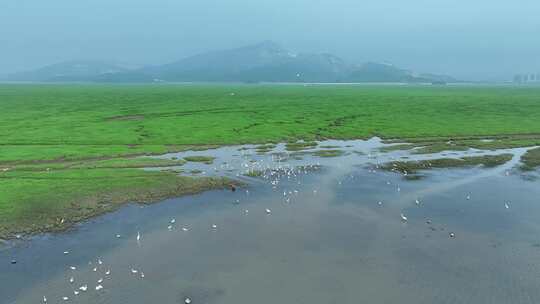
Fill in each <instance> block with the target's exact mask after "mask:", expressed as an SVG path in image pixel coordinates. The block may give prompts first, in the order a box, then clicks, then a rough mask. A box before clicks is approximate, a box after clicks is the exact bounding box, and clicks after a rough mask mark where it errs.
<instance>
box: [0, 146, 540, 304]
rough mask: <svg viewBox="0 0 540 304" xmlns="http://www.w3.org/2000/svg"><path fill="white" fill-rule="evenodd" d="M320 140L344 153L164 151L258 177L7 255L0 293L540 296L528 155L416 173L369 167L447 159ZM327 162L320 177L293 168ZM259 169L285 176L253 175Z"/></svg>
mask: <svg viewBox="0 0 540 304" xmlns="http://www.w3.org/2000/svg"><path fill="white" fill-rule="evenodd" d="M321 145H329V146H330V145H331V146H340V148H339V149H341V150H344V151H345V152H346V154H345V155H344V156H340V157H336V158H320V157H314V156H312V155H310V154H302V155H301V159H300V158H294V157H293V158H291V157H290V156H288V155H286V154H284V153H283V152H284V146H283V145H278V146H277V147H276V148H275V149H274V151H272V153H279V155H275V154H272V153H267V154H264V155H259V154H256V153H255V152H254V150H253V149H252V148H253V146H249V148H251V149H247V150H239V147H224V148H220V149H215V150H208V151H198V152H184V153H177V154H174V155H173V154H169V155H164V156H162V157H173V156H175V157H183V156H188V155H207V156H214V157H216V160H215V162H214V163H213V164H211V165H206V164H200V163H188V164H186V165H185V166H184V167H183V169H184V170H186V169H187V170H191V169H193V170H195V169H197V170H201V171H204V175H225V176H231V177H236V178H240V179H242V180H245V181H247V182H249V185H248V187H247V188H244V189H238V190H237V191H236V192H231V191H210V192H206V193H203V194H199V195H195V196H189V197H182V198H177V199H170V200H167V201H165V202H162V203H159V204H155V205H150V206H139V205H128V206H126V207H125V208H122V209H121V210H119V211H118V212H115V213H111V214H107V215H105V216H102V217H99V218H96V219H93V220H91V221H89V222H86V223H83V224H81V225H79V226H77V227H76V228H75V229H74V230H73V231H70V232H67V233H62V234H55V235H45V236H38V237H35V238H33V239H31V240H28V241H22V242H18V243H16V244H13V245H12V246H9V247H8V248H4V249H3V250H1V251H0V261H1V263H0V282H2V284H0V294H1V295H2V300H1V301H0V302H2V303H41V302H43V297H44V296H45V297H46V298H47V299H48V303H58V302H62V297H69V300H68V301H70V302H76V303H135V304H137V303H154V302H160V303H184V301H185V298H186V297H189V298H190V299H192V303H224V304H227V303H235V304H238V303H262V304H264V303H276V302H282V303H460V302H461V303H538V302H539V301H540V290H539V289H538V288H537V285H538V277H539V275H540V263H539V262H540V223H539V222H538V221H537V218H538V215H540V204H538V202H537V200H538V199H537V198H538V197H540V187H538V184H537V182H531V181H526V180H524V179H522V178H520V177H519V176H518V175H515V174H510V175H507V174H506V172H507V171H508V170H510V169H511V168H512V167H513V166H515V165H516V163H517V162H518V160H519V155H520V154H521V153H523V152H524V150H523V149H514V150H502V151H495V152H483V151H482V152H481V153H485V154H490V153H491V154H500V153H507V152H511V153H514V154H515V155H516V156H515V157H514V159H513V160H512V161H511V162H509V163H508V164H505V165H504V166H499V167H496V168H492V169H482V168H469V169H439V170H430V171H429V172H428V173H427V174H428V177H427V178H425V179H422V180H417V181H406V180H404V179H403V178H402V177H401V176H400V175H398V174H396V173H393V172H383V171H378V170H372V166H368V165H367V164H376V163H378V162H385V161H389V160H394V159H399V158H401V157H409V159H411V160H414V159H420V158H422V159H425V158H438V157H440V156H441V155H442V154H434V155H423V156H419V155H409V154H408V152H404V151H394V152H389V153H379V152H378V148H380V147H381V146H382V144H381V143H380V141H379V140H378V139H372V140H370V141H347V142H342V141H328V142H324V143H321ZM312 151H313V150H312ZM358 152H360V153H358ZM477 152H478V151H465V152H463V153H461V152H460V153H458V154H457V155H449V156H447V157H459V156H463V155H465V154H473V155H478V153H477ZM317 164H318V165H320V166H321V167H320V170H314V171H312V170H299V169H295V168H297V167H298V166H304V165H317ZM254 169H255V170H266V169H279V170H278V171H279V174H278V173H275V174H273V175H271V174H269V173H270V171H267V174H265V175H264V176H263V177H259V178H253V177H246V176H244V175H243V174H244V173H246V172H249V171H250V170H254ZM187 170H186V171H187ZM398 190H399V191H398ZM467 196H469V199H467ZM416 200H418V204H417V203H416ZM379 202H380V204H379ZM505 204H506V206H508V208H507V207H506V206H505ZM267 209H268V210H267ZM401 215H403V216H405V217H407V221H406V222H404V221H403V220H402V219H401ZM173 219H174V223H171V221H172V220H173ZM213 225H215V226H213ZM168 226H170V227H168ZM183 228H186V230H187V231H184V229H183ZM138 233H139V234H140V235H141V238H140V240H139V241H137V238H136V235H137V234H138ZM451 233H452V235H453V237H451V235H450V234H451ZM117 234H118V235H120V237H119V238H118V237H117ZM64 251H69V253H68V254H64ZM11 259H16V260H17V263H16V264H11V263H10V261H11ZM99 261H101V262H102V263H101V264H100V263H99ZM70 266H74V267H76V269H75V270H72V269H70ZM94 269H95V271H94ZM109 270H110V273H109V274H107V273H108V271H109ZM135 271H136V273H134V272H135ZM143 273H144V277H142V274H143ZM71 277H73V281H74V282H73V283H70V278H71ZM101 279H103V281H102V282H101ZM98 282H99V283H98ZM83 285H87V286H88V290H87V291H86V292H84V291H80V290H79V287H81V286H83ZM98 285H101V286H103V289H100V290H96V286H98ZM74 290H77V291H79V294H78V295H75V294H74Z"/></svg>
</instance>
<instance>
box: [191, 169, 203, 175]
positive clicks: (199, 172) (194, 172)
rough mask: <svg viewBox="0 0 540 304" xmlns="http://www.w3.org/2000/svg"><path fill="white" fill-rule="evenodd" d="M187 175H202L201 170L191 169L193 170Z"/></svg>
mask: <svg viewBox="0 0 540 304" xmlns="http://www.w3.org/2000/svg"><path fill="white" fill-rule="evenodd" d="M189 173H191V174H201V173H202V170H199V169H193V170H191V171H189Z"/></svg>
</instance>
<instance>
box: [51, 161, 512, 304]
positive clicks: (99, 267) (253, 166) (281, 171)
mask: <svg viewBox="0 0 540 304" xmlns="http://www.w3.org/2000/svg"><path fill="white" fill-rule="evenodd" d="M243 156H244V155H243ZM243 158H244V157H243ZM286 159H287V157H285V158H282V156H274V155H273V156H272V161H271V162H270V164H269V163H267V162H266V163H265V162H263V161H255V160H247V159H246V160H245V161H244V162H243V163H241V164H240V165H239V167H240V168H234V166H232V165H231V164H229V163H224V164H222V165H220V167H219V168H218V167H214V170H215V171H216V172H217V171H219V170H220V169H221V170H223V171H228V172H230V171H232V170H234V169H237V172H238V173H237V174H236V176H240V175H250V174H253V173H255V172H256V173H257V177H258V178H262V179H263V180H266V181H268V182H269V184H270V185H271V186H272V188H273V189H274V190H276V191H282V189H280V188H279V185H280V183H281V181H282V179H284V178H286V179H287V180H289V181H290V180H291V179H296V177H299V176H300V175H302V174H308V173H310V172H313V171H317V170H319V169H321V164H320V163H318V162H317V163H316V164H309V165H305V166H298V167H292V166H290V165H288V164H286V163H284V162H283V161H284V160H286ZM272 163H273V164H277V165H271V164H272ZM238 169H239V170H238ZM375 169H379V165H376V166H375V167H374V168H371V169H369V170H370V172H372V173H375V172H376V170H375ZM402 174H403V175H405V176H406V175H407V173H406V172H405V173H402ZM506 175H509V173H508V171H507V172H506ZM296 180H297V183H298V184H300V183H301V182H300V180H299V179H296ZM338 184H341V181H338ZM386 184H387V185H391V182H390V181H387V182H386ZM394 189H395V191H397V192H400V191H401V188H400V186H399V185H396V186H395V188H394ZM231 190H232V191H236V186H234V185H231ZM244 191H245V194H246V195H249V190H248V189H245V190H244ZM312 191H313V194H315V195H316V194H317V191H318V190H317V189H313V190H312ZM298 193H299V190H297V189H293V190H285V191H283V198H284V202H286V203H289V202H290V201H291V198H293V197H294V196H296V195H297V194H298ZM465 199H466V200H470V199H471V194H470V193H468V194H467V195H466V196H465ZM235 202H236V204H238V203H239V200H236V201H235ZM414 204H415V205H417V206H420V205H421V204H422V202H421V201H420V199H418V198H417V199H415V201H414ZM377 205H378V206H383V202H382V201H378V202H377ZM504 208H505V209H509V208H510V202H505V203H504ZM243 213H244V214H249V210H248V209H244V210H243ZM264 213H265V214H266V215H268V216H270V215H271V214H272V210H271V209H270V208H264ZM400 220H401V221H402V222H404V223H406V222H408V221H409V218H408V217H407V216H406V215H405V214H404V213H400ZM427 223H428V224H431V220H429V219H428V220H427ZM177 228H179V229H180V230H181V231H182V232H189V231H190V228H189V227H187V226H179V227H177V226H176V219H175V218H172V219H170V220H169V222H168V223H167V230H169V231H173V230H176V229H177ZM210 229H211V230H212V231H217V230H218V226H217V224H212V225H211V226H210ZM449 236H450V237H451V238H454V237H455V233H454V232H450V233H449ZM115 237H116V238H122V236H121V235H120V234H116V235H115ZM135 239H136V241H137V244H139V245H140V244H141V242H142V241H143V236H142V234H141V232H137V234H136V236H135ZM63 254H64V255H68V254H70V252H69V251H64V252H63ZM89 265H91V267H92V266H93V267H92V271H93V272H95V273H98V274H100V278H99V279H98V280H97V281H95V282H92V284H90V283H87V282H84V283H83V282H80V283H79V284H77V279H76V275H77V267H76V266H69V270H68V271H69V272H70V273H71V275H70V276H69V279H68V283H69V284H70V285H72V286H73V294H72V295H65V296H62V300H63V301H69V300H70V297H77V296H80V295H81V294H82V293H86V292H90V291H91V290H94V291H95V292H100V291H102V290H104V288H105V287H104V285H105V283H104V282H105V281H106V280H107V279H110V277H111V274H112V271H111V268H110V265H109V266H107V265H106V264H105V263H104V262H103V261H102V260H101V259H99V258H98V259H97V260H96V261H90V262H89ZM128 271H129V272H130V273H131V274H132V275H133V276H134V277H137V278H139V279H144V278H145V274H144V272H143V271H142V270H141V269H136V268H134V267H132V268H130V269H129V270H128ZM47 302H48V299H47V297H46V296H43V303H47ZM184 303H186V304H190V303H192V299H191V298H190V297H186V298H185V299H184Z"/></svg>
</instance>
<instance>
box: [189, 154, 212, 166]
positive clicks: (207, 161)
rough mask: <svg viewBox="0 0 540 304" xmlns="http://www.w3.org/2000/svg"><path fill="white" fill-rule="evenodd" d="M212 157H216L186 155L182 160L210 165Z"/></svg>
mask: <svg viewBox="0 0 540 304" xmlns="http://www.w3.org/2000/svg"><path fill="white" fill-rule="evenodd" d="M214 159H216V158H215V157H213V156H186V157H184V160H186V161H189V162H197V163H205V164H207V165H211V164H212V163H213V162H214Z"/></svg>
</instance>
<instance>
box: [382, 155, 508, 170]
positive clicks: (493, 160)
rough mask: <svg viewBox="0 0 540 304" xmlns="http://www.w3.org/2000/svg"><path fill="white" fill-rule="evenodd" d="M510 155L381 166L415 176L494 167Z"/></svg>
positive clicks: (441, 159)
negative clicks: (433, 171)
mask: <svg viewBox="0 0 540 304" xmlns="http://www.w3.org/2000/svg"><path fill="white" fill-rule="evenodd" d="M512 157H513V155H512V154H500V155H484V156H471V157H462V158H439V159H432V160H421V161H407V162H404V161H394V162H389V163H385V164H383V165H381V167H380V168H381V169H383V170H391V171H397V172H400V173H404V174H416V173H417V171H418V170H426V169H432V168H454V167H471V166H478V165H483V166H484V167H496V166H499V165H502V164H505V163H506V162H508V161H510V160H511V159H512Z"/></svg>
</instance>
